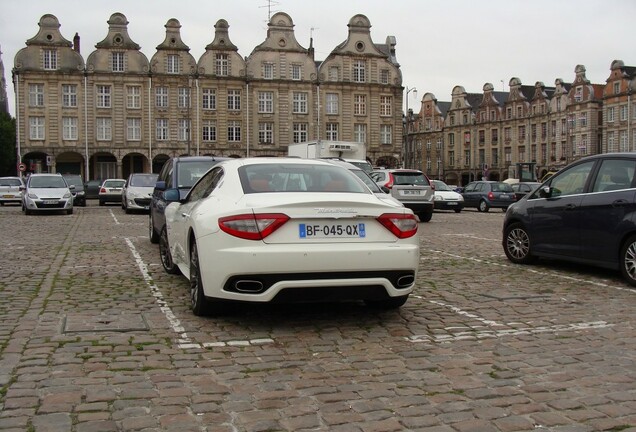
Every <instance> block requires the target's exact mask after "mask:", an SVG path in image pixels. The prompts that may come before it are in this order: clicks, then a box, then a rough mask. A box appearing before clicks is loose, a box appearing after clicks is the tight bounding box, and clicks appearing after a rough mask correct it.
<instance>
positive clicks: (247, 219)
mask: <svg viewBox="0 0 636 432" xmlns="http://www.w3.org/2000/svg"><path fill="white" fill-rule="evenodd" d="M288 220H289V216H287V215H286V214H283V213H261V214H242V215H234V216H226V217H223V218H220V219H219V227H220V228H221V230H222V231H224V232H226V233H228V234H230V235H232V236H234V237H238V238H242V239H245V240H263V239H264V238H265V237H267V236H268V235H270V234H271V233H273V232H274V231H276V230H277V229H278V228H280V227H281V226H283V224H284V223H285V222H287V221H288Z"/></svg>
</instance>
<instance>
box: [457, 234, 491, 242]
mask: <svg viewBox="0 0 636 432" xmlns="http://www.w3.org/2000/svg"><path fill="white" fill-rule="evenodd" d="M444 235H446V236H453V237H464V238H469V239H475V240H486V241H494V242H498V241H500V240H499V239H491V238H485V237H477V236H474V235H472V234H444Z"/></svg>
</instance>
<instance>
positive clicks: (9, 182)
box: [0, 179, 22, 186]
mask: <svg viewBox="0 0 636 432" xmlns="http://www.w3.org/2000/svg"><path fill="white" fill-rule="evenodd" d="M0 186H22V182H20V180H19V179H0Z"/></svg>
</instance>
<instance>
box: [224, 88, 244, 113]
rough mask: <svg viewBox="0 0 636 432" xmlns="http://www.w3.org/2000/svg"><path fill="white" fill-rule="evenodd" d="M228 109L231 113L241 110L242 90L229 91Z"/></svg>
mask: <svg viewBox="0 0 636 432" xmlns="http://www.w3.org/2000/svg"><path fill="white" fill-rule="evenodd" d="M227 109H228V110H229V111H240V110H241V90H238V89H230V90H228V91H227Z"/></svg>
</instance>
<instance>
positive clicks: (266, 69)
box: [262, 62, 274, 80]
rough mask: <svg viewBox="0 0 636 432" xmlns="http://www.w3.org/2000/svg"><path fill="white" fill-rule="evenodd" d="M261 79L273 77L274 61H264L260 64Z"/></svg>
mask: <svg viewBox="0 0 636 432" xmlns="http://www.w3.org/2000/svg"><path fill="white" fill-rule="evenodd" d="M262 74H263V79H268V80H271V79H274V63H271V62H264V63H263V66H262Z"/></svg>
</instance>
